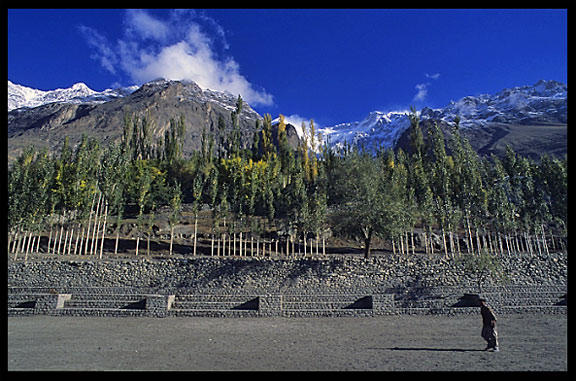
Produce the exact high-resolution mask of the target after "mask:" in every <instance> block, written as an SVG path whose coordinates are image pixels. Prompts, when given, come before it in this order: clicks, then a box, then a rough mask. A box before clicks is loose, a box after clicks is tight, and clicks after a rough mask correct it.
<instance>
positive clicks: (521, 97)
mask: <svg viewBox="0 0 576 381" xmlns="http://www.w3.org/2000/svg"><path fill="white" fill-rule="evenodd" d="M567 99H568V87H567V86H566V85H565V84H563V83H560V82H556V81H544V80H541V81H538V82H537V83H536V84H534V85H533V86H522V87H514V88H511V89H504V90H502V91H500V92H499V93H497V94H494V95H490V94H482V95H478V96H466V97H463V98H461V99H459V100H457V101H452V102H450V103H449V104H448V105H447V106H446V107H444V108H438V109H431V108H427V107H425V108H424V109H422V111H421V112H420V113H419V114H420V118H421V119H422V120H425V119H432V120H439V121H444V122H448V123H453V122H454V119H455V117H456V116H459V117H460V127H461V128H464V129H467V128H482V127H486V126H487V125H489V124H493V123H504V124H523V125H527V124H566V123H567V118H568V101H567ZM408 115H409V112H408V111H392V112H381V111H373V112H371V113H370V114H369V115H368V116H367V117H366V118H365V119H364V120H362V121H359V122H350V123H340V124H337V125H335V126H331V127H324V128H322V129H320V130H319V131H320V132H321V133H322V135H323V136H324V138H325V139H327V141H328V142H329V144H330V145H331V146H332V147H336V148H338V147H341V146H342V145H343V144H344V143H348V144H352V145H363V146H364V147H365V148H367V149H373V148H376V147H380V148H392V147H395V146H396V143H397V141H398V139H399V138H400V136H401V135H402V133H403V132H404V131H405V130H406V129H408V127H409V126H410V121H409V117H408Z"/></svg>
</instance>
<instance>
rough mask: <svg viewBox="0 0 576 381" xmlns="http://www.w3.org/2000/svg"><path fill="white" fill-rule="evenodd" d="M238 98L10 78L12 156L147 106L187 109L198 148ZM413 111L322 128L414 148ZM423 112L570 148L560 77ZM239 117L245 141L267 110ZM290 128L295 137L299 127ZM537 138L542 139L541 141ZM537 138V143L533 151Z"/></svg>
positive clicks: (340, 138)
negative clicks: (410, 138) (34, 85)
mask: <svg viewBox="0 0 576 381" xmlns="http://www.w3.org/2000/svg"><path fill="white" fill-rule="evenodd" d="M236 100H237V97H235V96H234V95H232V94H230V93H226V92H221V91H215V90H210V89H202V88H200V87H199V86H198V85H197V84H195V83H194V82H192V81H171V80H165V79H158V80H155V81H151V82H148V83H145V84H144V85H142V86H140V87H135V86H133V87H128V88H119V89H114V90H111V89H107V90H104V91H101V92H98V91H94V90H92V89H90V88H89V87H88V86H86V85H85V84H84V83H77V84H75V85H73V86H72V87H70V88H68V89H56V90H52V91H43V90H36V89H31V88H27V87H25V86H21V85H17V84H14V83H12V82H10V81H8V109H9V113H8V137H9V151H10V152H9V156H11V157H14V155H16V154H17V153H16V151H18V150H21V149H22V148H23V146H24V145H25V143H26V141H27V140H29V141H30V142H31V143H32V144H36V145H39V146H48V147H49V148H51V149H57V148H58V146H59V145H61V141H62V140H63V136H62V135H66V136H68V135H71V136H73V137H74V138H75V139H76V140H78V139H79V137H78V134H79V133H81V132H82V133H87V134H88V135H95V136H97V137H98V138H99V139H100V141H101V142H108V141H117V140H118V139H119V136H120V135H121V130H122V129H121V126H122V123H123V121H122V119H123V115H124V114H126V113H132V114H138V115H145V114H146V113H147V112H148V113H151V114H153V115H155V118H156V120H155V124H156V131H155V134H156V135H157V136H158V137H161V136H162V134H163V133H164V131H165V130H166V128H167V126H168V124H169V120H170V119H171V118H177V117H179V116H180V115H184V116H185V118H186V121H187V123H188V124H189V125H190V127H191V131H190V133H189V134H188V136H187V137H186V139H185V144H186V147H188V151H192V150H197V149H199V147H200V143H199V142H200V137H201V132H202V128H207V129H208V131H210V132H211V133H212V134H214V135H216V136H218V134H219V133H220V132H219V131H218V123H220V122H219V119H224V120H225V121H226V122H227V123H228V124H229V121H230V114H231V112H232V111H234V110H235V107H236V105H235V103H236ZM409 113H410V112H409V111H390V112H384V111H373V112H371V113H369V114H368V115H367V116H366V118H364V119H363V120H361V121H356V122H346V123H339V124H337V125H334V126H329V127H322V128H318V129H317V130H318V132H320V133H321V134H322V136H323V138H324V139H325V140H326V141H327V142H329V145H330V146H331V147H333V148H335V149H337V148H338V147H342V146H343V145H344V144H355V145H362V146H363V147H365V148H367V149H381V148H398V147H400V148H403V149H408V148H409V147H407V143H406V138H405V135H406V134H407V131H408V130H409V128H410V122H409ZM418 115H419V116H420V119H421V120H423V121H425V120H428V121H434V120H435V121H439V122H442V123H441V125H442V126H444V128H445V129H446V130H447V131H448V130H449V128H448V127H447V126H448V125H450V124H453V123H454V119H455V117H456V116H458V117H459V118H460V127H461V131H462V134H463V135H464V136H465V137H466V138H468V139H469V140H470V142H471V144H472V146H473V147H474V148H475V149H477V150H478V151H479V152H480V153H481V154H490V153H496V154H499V153H501V152H502V150H503V149H504V148H503V144H504V143H506V142H508V143H512V145H514V144H516V147H517V148H518V149H519V150H520V151H523V152H526V153H527V154H529V155H532V156H537V155H538V154H540V153H541V152H543V151H546V150H549V151H550V152H552V154H554V155H562V154H564V153H565V152H566V151H567V147H566V145H567V140H566V139H567V134H566V129H567V85H565V84H563V83H561V82H557V81H546V80H540V81H538V82H536V83H535V84H534V85H530V86H519V87H514V88H509V89H503V90H502V91H500V92H498V93H496V94H480V95H478V96H466V97H462V98H460V99H458V100H457V101H451V102H450V103H449V104H448V105H447V106H446V107H443V108H436V109H432V108H427V107H425V108H423V109H422V110H421V111H420V112H418ZM240 119H241V127H242V139H243V141H242V144H243V145H244V146H247V145H248V144H249V140H250V139H252V138H253V135H254V133H255V132H256V131H255V124H256V121H257V120H261V119H262V117H261V116H260V115H259V114H258V113H257V112H256V111H255V110H253V109H252V108H251V107H250V105H248V104H247V103H246V102H244V106H243V109H242V113H241V118H240ZM543 126H549V127H548V128H546V127H543ZM292 127H293V126H292ZM290 131H291V133H292V134H293V135H294V134H295V135H296V138H297V134H298V130H297V128H291V129H290ZM447 133H449V131H448V132H447ZM512 138H515V139H517V141H516V142H515V141H514V140H511V139H512ZM216 139H217V137H216ZM534 141H536V143H534ZM539 141H540V142H541V141H544V144H538V142H539ZM518 142H520V143H521V144H517V143H518ZM531 144H532V145H536V146H538V145H539V147H538V148H537V149H536V150H532V151H531V150H530V149H529V148H530V147H529V145H531ZM526 145H528V147H526ZM13 148H14V149H13Z"/></svg>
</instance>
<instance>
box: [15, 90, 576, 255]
mask: <svg viewBox="0 0 576 381" xmlns="http://www.w3.org/2000/svg"><path fill="white" fill-rule="evenodd" d="M242 105H243V101H242V98H241V97H238V100H237V104H236V109H235V110H234V111H233V112H232V113H231V115H230V118H229V119H228V120H225V119H224V118H220V120H219V122H218V133H217V134H212V133H209V132H208V131H207V130H206V128H204V130H203V133H202V138H201V148H200V150H199V151H197V152H194V153H192V154H191V155H190V156H189V157H184V154H183V144H184V143H183V138H184V135H185V132H186V121H185V120H184V119H183V118H175V119H173V120H171V122H170V125H169V128H167V130H166V132H165V134H164V136H163V138H161V139H160V138H155V137H154V135H153V133H152V131H153V127H154V126H153V122H152V121H153V118H152V117H151V116H150V115H145V116H140V117H138V116H136V115H126V116H125V119H124V125H123V135H122V139H121V141H120V142H119V143H115V144H111V145H108V146H106V147H102V146H100V145H99V144H98V142H97V141H96V140H94V139H90V138H88V137H84V138H83V139H82V141H81V142H80V143H79V144H78V145H77V146H76V147H71V146H70V144H69V142H68V141H67V140H66V141H65V142H64V145H63V147H62V149H61V150H60V152H58V153H55V154H50V153H49V151H48V150H40V151H36V150H35V149H34V148H33V147H29V148H27V149H26V150H24V152H23V153H22V154H21V155H20V156H19V157H18V158H17V160H16V161H15V162H14V163H13V164H12V166H11V167H10V168H9V170H8V227H9V238H10V240H9V253H12V254H13V255H14V258H16V257H17V256H18V254H22V253H23V254H24V255H27V254H28V253H29V252H33V251H38V250H39V249H40V237H41V236H46V235H47V236H48V241H47V242H48V244H47V247H46V249H45V250H47V252H48V253H67V254H76V255H83V254H91V255H99V256H100V257H101V256H102V253H103V246H104V245H103V243H104V238H105V234H106V231H107V226H108V227H110V226H113V227H114V231H115V237H116V245H115V250H114V251H115V252H116V251H117V250H118V240H119V238H120V235H121V226H122V223H123V221H124V219H125V218H126V217H127V216H131V217H132V218H134V219H135V220H136V222H137V224H136V225H137V232H138V233H137V236H136V245H135V249H136V254H138V250H139V247H140V239H143V238H145V237H147V239H148V247H149V245H150V237H151V236H152V228H153V226H154V218H155V213H156V212H157V211H158V209H159V208H161V207H164V208H168V209H169V210H170V212H169V214H170V215H169V218H168V220H169V224H170V228H171V229H170V230H171V234H170V252H171V251H172V244H173V237H174V227H175V226H176V225H178V224H179V222H180V221H181V220H182V205H183V204H189V205H191V208H192V211H193V214H194V216H195V220H194V234H193V237H194V245H193V250H194V253H195V251H196V237H197V222H198V214H199V212H200V210H201V209H202V208H204V209H209V210H210V211H211V215H212V221H213V223H212V236H213V237H214V236H217V237H226V236H228V237H232V234H235V233H239V234H240V242H242V233H244V238H245V239H246V238H247V237H248V236H249V235H251V236H252V237H254V235H256V231H261V230H262V228H261V227H260V225H259V224H260V223H261V221H267V223H268V226H269V229H268V230H272V229H276V230H281V231H282V232H283V233H282V236H281V237H280V239H281V240H282V242H281V245H283V244H285V246H286V248H287V249H286V252H288V247H289V244H290V243H292V247H294V246H293V245H294V241H300V242H304V248H306V241H307V240H310V239H311V238H314V239H315V241H316V245H317V246H316V250H317V251H318V242H322V243H324V240H325V239H326V238H327V237H329V236H330V235H336V236H342V237H350V238H354V239H358V240H360V241H361V244H362V246H363V248H364V253H365V257H369V256H370V255H371V249H372V246H373V242H374V239H375V238H376V237H378V238H379V239H381V240H385V241H388V242H390V243H391V245H392V248H393V250H394V252H396V253H400V254H404V255H407V254H409V253H412V254H414V253H415V251H416V250H420V251H423V252H425V253H427V254H429V255H433V254H434V253H438V252H441V253H443V254H444V255H445V256H446V257H455V256H459V255H462V254H464V253H468V254H475V255H480V254H482V253H486V252H489V253H498V254H501V255H506V254H507V255H511V254H513V253H517V252H529V253H546V252H548V251H549V250H550V249H551V248H550V246H551V245H552V249H564V246H565V244H566V242H565V238H564V237H565V235H566V229H567V228H566V223H565V221H566V214H567V159H566V158H564V159H558V158H552V157H549V156H542V157H541V158H540V160H539V161H535V160H532V159H530V158H527V157H523V156H521V155H519V154H517V153H515V152H514V151H513V150H512V149H511V148H508V150H507V152H506V155H505V156H504V157H502V158H498V157H496V156H490V157H480V156H479V155H478V154H477V153H476V152H475V151H474V150H473V149H472V147H471V146H470V144H469V142H468V141H467V140H466V139H465V138H463V137H462V136H461V134H460V130H459V123H458V120H456V121H455V123H454V125H453V127H452V131H451V134H450V137H449V138H448V139H447V140H446V139H445V137H444V134H443V133H442V131H441V129H440V128H439V126H438V125H436V124H432V125H431V126H430V127H428V128H427V131H425V132H426V134H423V131H422V129H421V125H420V121H419V118H418V115H417V113H416V111H415V110H414V109H413V110H412V113H411V116H410V118H411V127H410V148H411V149H410V150H409V152H405V151H403V150H401V149H398V150H396V151H394V150H388V149H385V150H378V151H377V152H376V153H374V152H373V151H369V150H365V149H363V148H362V147H352V146H345V147H343V148H341V149H339V150H334V149H330V148H328V146H327V145H324V146H322V148H321V149H320V150H319V151H320V152H315V151H313V150H311V149H310V147H317V146H319V142H320V141H321V139H320V137H319V136H317V134H316V131H315V126H314V122H313V121H310V122H309V123H303V124H302V129H303V131H304V135H303V137H302V139H301V141H300V143H299V145H298V147H296V148H294V147H292V146H290V144H289V143H288V139H287V134H286V122H285V120H284V117H283V116H282V115H281V116H280V119H279V123H278V125H277V126H275V128H273V126H272V119H271V117H270V115H266V116H265V117H264V118H263V120H261V121H258V122H257V125H256V131H258V132H257V133H255V134H254V136H253V141H252V142H251V144H246V143H241V142H242V141H243V140H242V139H241V138H240V137H241V132H240V127H239V115H240V113H241V111H242ZM244 141H245V140H244ZM110 224H112V225H110ZM109 238H110V237H109ZM230 241H231V239H230V238H229V239H228V242H230ZM277 245H278V243H277Z"/></svg>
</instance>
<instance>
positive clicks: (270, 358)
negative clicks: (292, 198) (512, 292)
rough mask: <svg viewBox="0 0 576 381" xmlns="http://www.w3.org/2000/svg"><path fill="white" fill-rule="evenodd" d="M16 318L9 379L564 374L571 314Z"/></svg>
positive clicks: (10, 325) (12, 322)
mask: <svg viewBox="0 0 576 381" xmlns="http://www.w3.org/2000/svg"><path fill="white" fill-rule="evenodd" d="M498 318H499V321H498V322H499V326H498V330H499V336H500V348H501V351H500V352H499V353H491V352H484V351H483V349H484V347H485V345H486V344H485V341H484V340H483V339H482V338H481V336H480V331H481V325H482V321H481V317H480V316H479V314H478V315H472V316H438V315H436V316H434V315H432V316H414V315H412V316H408V315H400V316H380V317H373V318H229V319H218V318H163V319H161V318H123V317H122V318H102V317H51V316H30V317H9V318H8V325H7V328H8V370H200V371H212V370H222V371H234V370H239V371H251V370H253V371H283V370H286V371H294V370H298V371H396V370H399V371H566V370H567V367H568V355H567V349H568V348H567V347H568V323H567V320H568V319H567V315H540V314H538V315H502V316H499V317H498Z"/></svg>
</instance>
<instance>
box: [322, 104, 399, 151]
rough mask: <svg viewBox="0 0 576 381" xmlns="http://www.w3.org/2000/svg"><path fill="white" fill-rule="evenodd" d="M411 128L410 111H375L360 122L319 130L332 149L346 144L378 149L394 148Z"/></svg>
mask: <svg viewBox="0 0 576 381" xmlns="http://www.w3.org/2000/svg"><path fill="white" fill-rule="evenodd" d="M409 126H410V120H409V118H408V111H391V112H382V111H373V112H371V113H370V114H368V116H367V117H366V118H364V120H362V121H360V122H349V123H340V124H337V125H335V126H332V127H324V128H321V129H319V132H320V133H321V134H322V136H323V138H324V139H325V140H326V141H327V142H328V144H329V145H330V146H331V147H334V148H340V147H342V145H344V144H345V143H348V144H352V145H364V146H365V148H368V149H371V148H376V147H383V148H390V147H393V146H394V144H395V143H396V141H397V140H398V138H399V137H400V134H401V133H402V132H403V131H404V130H406V129H407V128H408V127H409Z"/></svg>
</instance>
